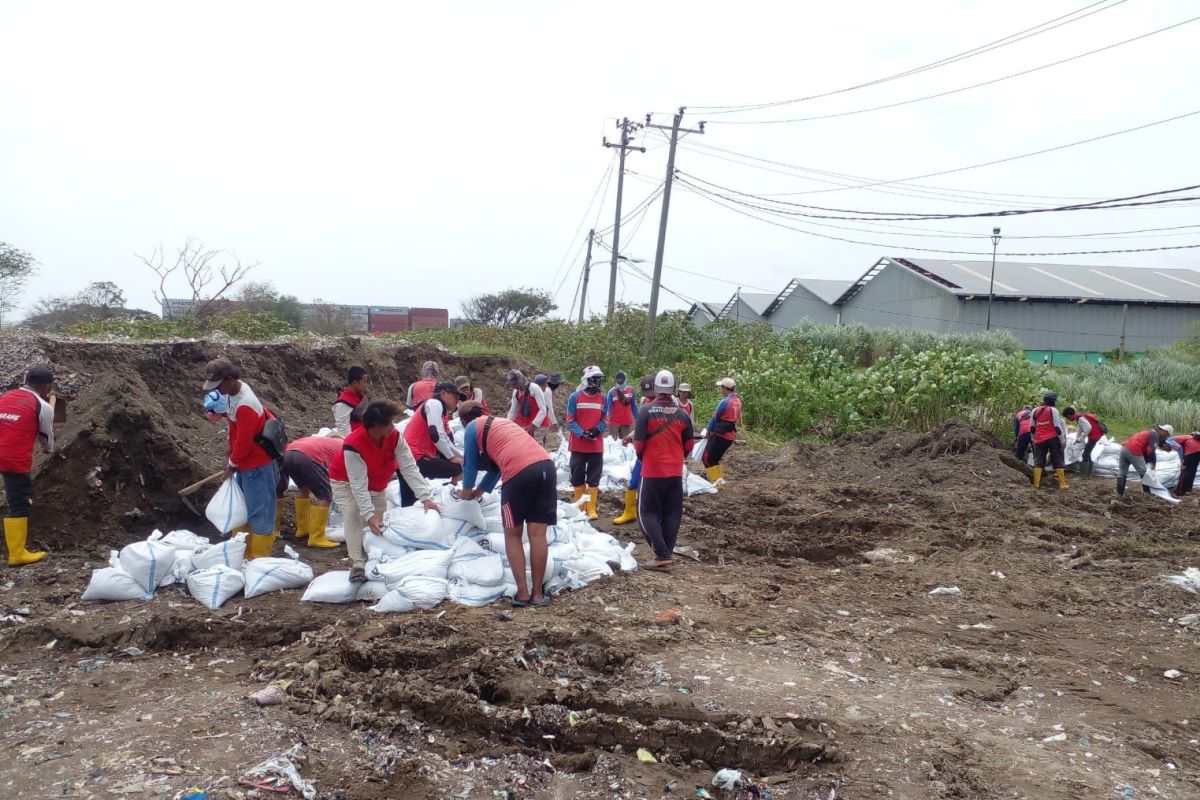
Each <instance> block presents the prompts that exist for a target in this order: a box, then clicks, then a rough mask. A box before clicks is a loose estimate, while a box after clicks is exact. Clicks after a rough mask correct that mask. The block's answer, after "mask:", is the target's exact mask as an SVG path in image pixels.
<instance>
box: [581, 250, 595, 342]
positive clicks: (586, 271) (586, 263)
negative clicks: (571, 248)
mask: <svg viewBox="0 0 1200 800" xmlns="http://www.w3.org/2000/svg"><path fill="white" fill-rule="evenodd" d="M595 239H596V229H595V228H592V229H591V230H590V231H588V244H587V255H586V256H584V257H583V288H582V289H581V290H580V291H579V322H580V324H582V323H583V309H584V307H585V306H586V305H587V290H588V279H589V278H590V277H591V276H592V242H593V241H594V240H595Z"/></svg>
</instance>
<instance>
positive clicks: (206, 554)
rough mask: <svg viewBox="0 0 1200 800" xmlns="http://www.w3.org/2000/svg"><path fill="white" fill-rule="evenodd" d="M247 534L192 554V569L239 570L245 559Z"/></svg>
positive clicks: (236, 535)
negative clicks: (225, 568) (218, 568)
mask: <svg viewBox="0 0 1200 800" xmlns="http://www.w3.org/2000/svg"><path fill="white" fill-rule="evenodd" d="M248 535H249V534H247V533H237V534H234V535H233V538H231V539H226V540H225V541H223V542H217V543H216V544H214V545H209V546H208V547H206V548H203V549H201V550H196V551H194V552H193V553H192V569H208V568H209V567H218V566H220V567H229V568H230V569H241V568H242V562H243V561H244V560H245V558H246V537H247V536H248Z"/></svg>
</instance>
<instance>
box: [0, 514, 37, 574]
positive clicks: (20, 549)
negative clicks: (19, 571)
mask: <svg viewBox="0 0 1200 800" xmlns="http://www.w3.org/2000/svg"><path fill="white" fill-rule="evenodd" d="M28 538H29V517H6V518H5V520H4V542H5V544H7V545H8V565H9V566H10V567H20V566H23V565H25V564H32V563H34V562H35V561H41V560H42V559H43V558H45V557H46V554H45V553H44V552H42V551H41V550H26V549H25V540H26V539H28Z"/></svg>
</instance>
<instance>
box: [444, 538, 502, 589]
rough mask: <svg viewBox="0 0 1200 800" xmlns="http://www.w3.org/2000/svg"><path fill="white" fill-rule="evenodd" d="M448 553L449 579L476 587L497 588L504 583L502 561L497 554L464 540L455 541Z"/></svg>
mask: <svg viewBox="0 0 1200 800" xmlns="http://www.w3.org/2000/svg"><path fill="white" fill-rule="evenodd" d="M450 552H451V554H452V555H451V557H450V569H449V576H450V578H452V579H457V580H460V581H465V582H467V583H473V584H476V585H478V586H499V585H500V584H501V583H503V582H504V559H502V558H501V557H500V556H499V555H498V554H496V553H493V552H490V551H488V550H484V549H483V548H482V547H480V546H479V545H477V544H476V543H475V542H473V541H471V540H470V539H466V538H462V539H458V540H456V541H455V542H454V546H453V547H452V548H450Z"/></svg>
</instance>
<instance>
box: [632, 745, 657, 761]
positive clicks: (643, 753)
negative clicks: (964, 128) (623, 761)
mask: <svg viewBox="0 0 1200 800" xmlns="http://www.w3.org/2000/svg"><path fill="white" fill-rule="evenodd" d="M637 760H638V761H647V762H650V763H651V764H657V763H658V759H657V758H655V757H654V753H651V752H650V751H649V750H647V749H646V748H644V747H639V748H638V749H637Z"/></svg>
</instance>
